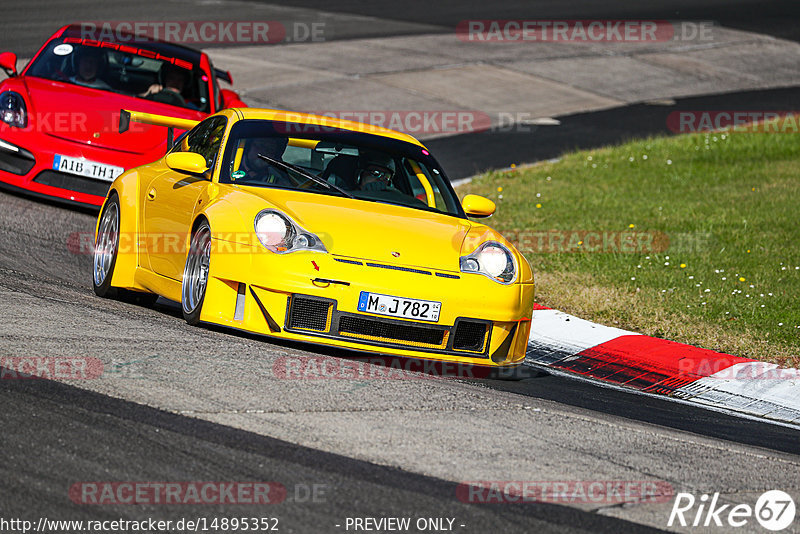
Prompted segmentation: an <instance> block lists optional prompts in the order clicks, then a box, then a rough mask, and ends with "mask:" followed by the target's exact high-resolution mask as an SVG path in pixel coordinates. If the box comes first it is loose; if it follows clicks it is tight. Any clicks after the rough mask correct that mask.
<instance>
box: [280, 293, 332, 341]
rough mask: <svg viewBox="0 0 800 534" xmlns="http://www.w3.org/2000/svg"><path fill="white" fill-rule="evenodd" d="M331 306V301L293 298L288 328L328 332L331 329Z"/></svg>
mask: <svg viewBox="0 0 800 534" xmlns="http://www.w3.org/2000/svg"><path fill="white" fill-rule="evenodd" d="M331 306H332V302H331V301H329V300H321V299H315V298H309V297H299V296H295V297H293V298H292V301H291V308H290V310H289V325H288V328H290V329H298V330H313V331H315V332H327V331H328V329H329V328H330V321H331Z"/></svg>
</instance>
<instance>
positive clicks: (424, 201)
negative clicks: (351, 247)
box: [220, 120, 464, 217]
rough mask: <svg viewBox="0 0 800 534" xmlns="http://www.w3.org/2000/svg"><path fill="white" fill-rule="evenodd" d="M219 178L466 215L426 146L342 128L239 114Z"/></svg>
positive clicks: (460, 215) (238, 182)
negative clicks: (270, 119)
mask: <svg viewBox="0 0 800 534" xmlns="http://www.w3.org/2000/svg"><path fill="white" fill-rule="evenodd" d="M220 182H222V183H232V184H237V185H243V186H255V187H271V188H279V189H295V190H301V191H308V192H310V193H321V194H329V195H335V196H348V197H352V198H356V199H359V200H367V201H372V202H382V203H386V204H395V205H399V206H406V207H409V208H414V209H420V210H426V211H437V212H440V213H445V214H448V215H455V216H459V217H463V216H464V213H463V210H462V209H461V205H460V203H459V202H458V198H457V197H456V195H455V193H454V191H453V189H452V187H451V186H450V183H449V182H448V180H447V177H446V176H445V174H444V172H443V171H442V170H441V168H440V167H439V165H438V163H437V162H436V160H435V159H434V158H433V157H432V156H431V155H430V154H429V153H428V151H427V150H425V149H424V148H422V147H421V146H419V145H415V144H412V143H408V142H405V141H399V140H396V139H391V138H388V137H383V136H380V135H374V134H368V133H359V132H352V131H349V130H343V129H338V128H330V127H315V126H308V125H302V124H296V123H287V122H276V121H265V120H242V121H239V122H237V123H236V124H235V125H234V126H233V128H232V129H231V133H230V136H229V139H228V142H227V145H226V149H225V154H224V155H223V160H222V168H221V171H220Z"/></svg>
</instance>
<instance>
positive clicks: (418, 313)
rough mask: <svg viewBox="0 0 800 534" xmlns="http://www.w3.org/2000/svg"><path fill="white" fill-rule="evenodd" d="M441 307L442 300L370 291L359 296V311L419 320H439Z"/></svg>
mask: <svg viewBox="0 0 800 534" xmlns="http://www.w3.org/2000/svg"><path fill="white" fill-rule="evenodd" d="M441 307H442V303H441V302H435V301H432V300H419V299H407V298H403V297H393V296H391V295H381V294H380V293H369V292H368V291H362V292H361V294H360V295H359V297H358V311H361V312H367V313H377V314H378V315H388V316H390V317H402V318H404V319H417V320H419V321H432V322H436V321H438V320H439V310H440V309H441Z"/></svg>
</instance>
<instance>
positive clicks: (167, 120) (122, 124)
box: [119, 109, 200, 150]
mask: <svg viewBox="0 0 800 534" xmlns="http://www.w3.org/2000/svg"><path fill="white" fill-rule="evenodd" d="M131 122H138V123H141V124H152V125H154V126H166V127H167V150H169V149H170V148H171V147H172V140H173V137H174V136H175V128H177V129H179V130H187V131H188V130H191V129H192V128H194V127H195V126H197V125H198V124H199V123H200V121H193V120H191V119H179V118H178V117H170V116H167V115H154V114H153V113H144V112H141V111H128V110H127V109H121V110H119V133H125V132H127V131H128V130H129V129H130V127H131Z"/></svg>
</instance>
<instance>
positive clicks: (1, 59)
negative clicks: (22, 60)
mask: <svg viewBox="0 0 800 534" xmlns="http://www.w3.org/2000/svg"><path fill="white" fill-rule="evenodd" d="M0 68H2V69H3V70H4V71H6V74H8V75H9V76H16V75H17V54H15V53H14V52H3V53H2V54H0Z"/></svg>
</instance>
